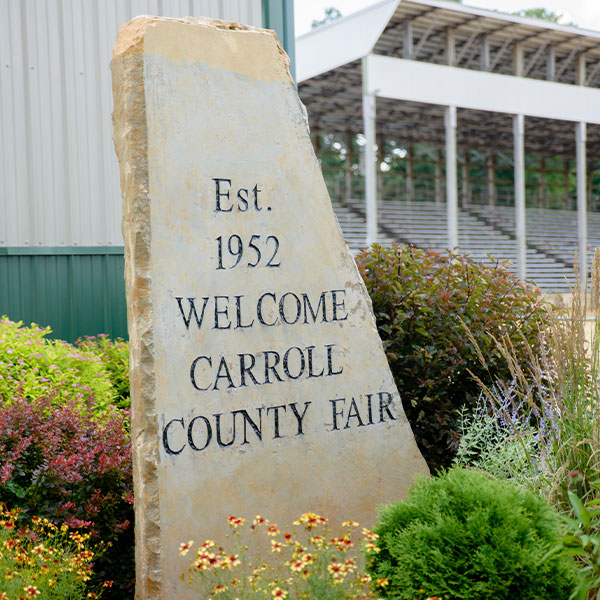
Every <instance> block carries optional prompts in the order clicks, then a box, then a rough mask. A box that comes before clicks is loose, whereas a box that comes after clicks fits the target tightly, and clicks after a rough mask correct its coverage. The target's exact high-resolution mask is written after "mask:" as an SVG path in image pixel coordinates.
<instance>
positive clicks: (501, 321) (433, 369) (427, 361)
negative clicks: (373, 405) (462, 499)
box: [357, 245, 549, 471]
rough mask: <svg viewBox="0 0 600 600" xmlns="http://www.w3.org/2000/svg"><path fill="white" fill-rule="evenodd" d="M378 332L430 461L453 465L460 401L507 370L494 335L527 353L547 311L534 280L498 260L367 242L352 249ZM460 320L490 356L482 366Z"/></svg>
mask: <svg viewBox="0 0 600 600" xmlns="http://www.w3.org/2000/svg"><path fill="white" fill-rule="evenodd" d="M357 264H358V267H359V270H360V272H361V274H362V276H363V279H364V281H365V284H366V286H367V290H368V291H369V294H370V296H371V300H372V302H373V310H374V313H375V318H376V320H377V328H378V330H379V335H380V336H381V339H382V340H383V344H384V348H385V351H386V355H387V358H388V361H389V363H390V367H391V369H392V373H393V375H394V378H395V380H396V385H397V386H398V390H399V392H400V396H401V398H402V401H403V404H404V410H405V412H406V416H407V418H408V420H409V421H410V424H411V426H412V429H413V432H414V434H415V438H416V441H417V443H418V445H419V448H420V449H421V452H422V454H423V456H424V458H425V460H426V461H427V463H428V464H429V467H430V469H432V471H435V470H437V469H438V468H439V467H446V466H448V465H450V463H451V461H452V457H453V451H454V449H455V447H456V444H457V442H458V439H459V437H458V433H457V430H456V427H455V422H456V416H457V410H458V409H459V408H460V407H461V406H462V405H464V404H467V405H472V404H474V402H475V401H476V400H477V398H478V396H479V393H480V388H479V385H478V383H477V382H476V381H475V380H474V379H473V376H472V375H471V374H470V372H471V373H473V374H474V375H476V376H477V377H479V378H480V379H481V380H482V381H486V382H490V383H492V382H495V381H496V379H502V380H503V379H509V378H510V371H509V367H508V365H507V363H506V359H505V357H504V356H503V355H502V354H501V352H499V351H498V349H497V348H496V345H495V343H494V340H493V339H492V337H491V336H494V337H496V338H500V337H503V336H505V337H506V338H507V339H509V340H510V341H511V343H512V344H513V345H514V348H515V352H516V354H517V356H518V357H519V360H521V361H522V362H523V363H524V362H526V360H527V359H528V355H527V346H528V344H529V345H530V346H532V347H535V346H536V344H537V339H538V333H539V331H540V329H541V328H544V327H545V326H546V324H547V322H548V320H549V317H548V313H547V310H546V308H545V307H544V306H542V299H541V296H540V294H539V291H538V290H537V288H535V287H533V286H531V285H529V284H526V283H522V282H520V281H519V280H518V279H516V278H515V277H514V276H513V275H512V274H511V273H510V272H509V271H508V269H507V267H506V265H504V264H496V265H494V266H485V265H483V264H481V263H476V262H473V261H471V260H469V259H468V258H465V257H463V256H460V255H457V254H452V253H448V254H438V253H436V252H425V251H423V250H418V249H416V248H412V247H409V246H402V247H393V248H391V249H386V248H382V247H381V246H377V245H375V246H373V247H371V248H370V249H367V250H364V251H363V252H362V253H361V254H359V255H358V257H357ZM465 327H466V328H468V329H469V330H470V331H471V333H472V335H473V336H474V338H475V340H476V341H477V343H478V345H479V347H480V348H481V351H482V352H483V353H484V355H485V356H486V361H487V365H486V367H484V366H482V364H481V362H480V361H479V359H478V357H477V352H476V349H475V347H474V345H473V344H472V342H471V340H470V339H469V337H468V336H467V335H466V332H465Z"/></svg>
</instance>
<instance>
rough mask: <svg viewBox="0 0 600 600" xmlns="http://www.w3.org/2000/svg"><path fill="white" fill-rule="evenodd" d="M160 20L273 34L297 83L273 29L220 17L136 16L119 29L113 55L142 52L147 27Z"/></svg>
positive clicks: (286, 66)
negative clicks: (225, 19) (224, 19)
mask: <svg viewBox="0 0 600 600" xmlns="http://www.w3.org/2000/svg"><path fill="white" fill-rule="evenodd" d="M160 21H168V22H175V23H184V24H186V25H202V26H204V27H212V28H214V29H225V30H228V31H239V32H251V33H266V34H268V35H272V36H273V37H274V38H275V43H276V45H277V49H278V51H279V54H280V55H281V56H282V58H283V62H284V65H285V70H286V72H287V75H288V77H289V80H290V82H291V83H292V84H293V85H294V86H295V85H296V84H295V82H294V78H293V77H292V74H291V72H290V58H289V56H288V55H287V52H286V51H285V50H284V49H283V46H282V45H281V43H280V42H279V38H278V37H277V34H276V33H275V31H274V30H273V29H264V28H262V27H255V26H253V25H243V24H241V23H235V22H234V21H223V20H220V19H211V18H209V17H184V18H181V19H176V18H170V17H154V16H149V15H141V16H139V17H135V19H132V20H131V21H128V22H127V23H125V24H124V25H123V26H122V27H121V28H120V29H119V34H118V36H117V41H116V43H115V46H114V48H113V57H117V56H120V55H124V54H130V53H132V52H139V53H142V52H143V49H144V34H145V32H146V29H147V28H148V27H150V26H152V25H153V24H154V23H157V22H160Z"/></svg>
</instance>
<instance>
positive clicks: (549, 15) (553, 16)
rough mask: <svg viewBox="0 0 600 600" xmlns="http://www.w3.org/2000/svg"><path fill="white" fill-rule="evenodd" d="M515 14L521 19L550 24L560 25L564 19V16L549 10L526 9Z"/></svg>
mask: <svg viewBox="0 0 600 600" xmlns="http://www.w3.org/2000/svg"><path fill="white" fill-rule="evenodd" d="M513 14H514V15H518V16H520V17H532V18H534V19H542V20H543V21H550V23H558V22H559V21H560V19H562V17H563V15H561V14H559V13H555V12H553V11H551V10H548V9H547V8H524V9H523V10H518V11H517V12H514V13H513Z"/></svg>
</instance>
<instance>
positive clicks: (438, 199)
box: [435, 148, 442, 204]
mask: <svg viewBox="0 0 600 600" xmlns="http://www.w3.org/2000/svg"><path fill="white" fill-rule="evenodd" d="M435 203H436V204H441V203H442V150H441V148H438V149H437V151H436V153H435Z"/></svg>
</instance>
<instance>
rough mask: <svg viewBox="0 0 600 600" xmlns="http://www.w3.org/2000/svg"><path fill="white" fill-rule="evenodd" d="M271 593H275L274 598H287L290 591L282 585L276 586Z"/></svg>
mask: <svg viewBox="0 0 600 600" xmlns="http://www.w3.org/2000/svg"><path fill="white" fill-rule="evenodd" d="M271 593H272V594H273V598H286V597H287V595H288V593H287V592H286V591H285V590H282V589H281V588H280V587H276V588H274V589H273V591H272V592H271Z"/></svg>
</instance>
